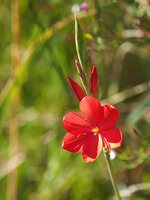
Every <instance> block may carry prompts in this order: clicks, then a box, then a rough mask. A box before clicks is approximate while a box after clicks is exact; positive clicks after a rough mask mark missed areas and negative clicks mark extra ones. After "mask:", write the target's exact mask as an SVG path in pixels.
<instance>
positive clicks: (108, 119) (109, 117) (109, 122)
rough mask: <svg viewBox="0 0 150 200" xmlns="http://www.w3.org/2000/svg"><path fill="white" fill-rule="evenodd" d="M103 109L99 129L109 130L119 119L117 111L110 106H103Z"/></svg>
mask: <svg viewBox="0 0 150 200" xmlns="http://www.w3.org/2000/svg"><path fill="white" fill-rule="evenodd" d="M103 108H104V119H103V123H102V124H101V129H102V130H103V129H109V128H111V127H113V126H114V125H115V124H116V122H117V121H118V119H119V112H118V110H117V109H116V108H115V107H114V106H112V105H105V106H103Z"/></svg>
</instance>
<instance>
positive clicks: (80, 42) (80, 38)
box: [75, 15, 86, 71]
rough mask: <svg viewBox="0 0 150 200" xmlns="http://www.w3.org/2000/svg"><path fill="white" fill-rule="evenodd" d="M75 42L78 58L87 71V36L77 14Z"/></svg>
mask: <svg viewBox="0 0 150 200" xmlns="http://www.w3.org/2000/svg"><path fill="white" fill-rule="evenodd" d="M75 43H76V51H77V55H78V60H79V62H80V65H81V67H82V68H83V70H84V71H85V60H86V46H85V38H84V35H83V33H82V30H81V27H80V24H79V22H78V19H77V17H76V15H75Z"/></svg>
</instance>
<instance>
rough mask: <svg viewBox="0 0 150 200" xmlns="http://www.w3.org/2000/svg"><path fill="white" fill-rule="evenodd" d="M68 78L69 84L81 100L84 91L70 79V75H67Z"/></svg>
mask: <svg viewBox="0 0 150 200" xmlns="http://www.w3.org/2000/svg"><path fill="white" fill-rule="evenodd" d="M68 79H69V82H70V85H71V87H72V89H73V91H74V93H75V94H76V96H77V97H78V99H79V101H81V100H82V99H83V97H85V96H86V95H85V93H84V91H83V90H82V88H81V87H80V86H79V85H78V84H77V83H76V82H75V81H74V80H72V79H71V78H70V77H68Z"/></svg>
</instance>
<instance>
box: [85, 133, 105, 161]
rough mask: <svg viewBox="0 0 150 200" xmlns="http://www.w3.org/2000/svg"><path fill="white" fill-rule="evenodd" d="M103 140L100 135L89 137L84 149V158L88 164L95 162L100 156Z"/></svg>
mask: <svg viewBox="0 0 150 200" xmlns="http://www.w3.org/2000/svg"><path fill="white" fill-rule="evenodd" d="M101 149H102V140H101V137H100V135H99V134H96V135H89V136H88V137H87V138H86V140H85V141H84V144H83V147H82V157H83V160H84V161H85V162H86V163H89V162H93V161H94V160H95V159H96V158H97V157H98V156H99V154H100V152H101Z"/></svg>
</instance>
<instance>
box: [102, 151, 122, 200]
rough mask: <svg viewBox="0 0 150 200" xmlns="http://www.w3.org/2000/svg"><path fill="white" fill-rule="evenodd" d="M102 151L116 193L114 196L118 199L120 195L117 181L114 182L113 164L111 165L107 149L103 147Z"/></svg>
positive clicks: (119, 199)
mask: <svg viewBox="0 0 150 200" xmlns="http://www.w3.org/2000/svg"><path fill="white" fill-rule="evenodd" d="M103 151H104V155H105V159H106V163H107V167H108V171H109V175H110V178H111V182H112V185H113V188H114V191H115V193H116V197H117V199H118V200H121V196H120V193H119V189H118V186H117V182H116V178H115V173H114V169H113V166H112V162H111V160H110V155H109V150H108V149H106V148H104V149H103Z"/></svg>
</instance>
